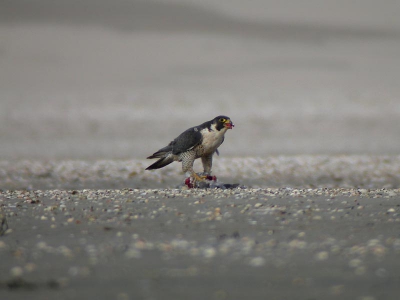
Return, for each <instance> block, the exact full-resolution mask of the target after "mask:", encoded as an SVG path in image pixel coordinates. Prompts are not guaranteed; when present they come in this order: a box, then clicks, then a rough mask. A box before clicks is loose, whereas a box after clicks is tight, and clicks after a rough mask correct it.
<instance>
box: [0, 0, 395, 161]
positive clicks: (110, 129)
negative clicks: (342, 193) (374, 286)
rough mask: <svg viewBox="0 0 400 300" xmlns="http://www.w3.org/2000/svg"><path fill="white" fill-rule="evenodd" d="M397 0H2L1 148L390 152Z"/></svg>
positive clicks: (15, 151) (127, 153)
mask: <svg viewBox="0 0 400 300" xmlns="http://www.w3.org/2000/svg"><path fill="white" fill-rule="evenodd" d="M399 13H400V1H395V0H380V1H370V0H326V1H321V0H303V1H297V0H293V1H282V0H279V1H273V0H268V1H266V0H248V1H241V0H220V1H215V0H203V1H195V0H157V1H153V0H146V1H134V0H130V1H129V0H113V1H105V0H96V1H95V0H79V1H78V0H69V1H64V0H37V1H30V0H2V1H1V2H0V137H1V148H0V159H2V160H14V159H16V160H17V159H41V160H49V159H66V158H67V159H103V158H107V159H136V158H145V157H146V156H148V155H149V154H151V153H153V152H154V151H155V150H158V149H159V148H161V147H163V146H165V145H166V144H167V143H168V142H169V141H170V140H172V139H173V138H175V137H176V136H177V135H178V134H180V133H181V132H182V131H183V130H185V129H187V128H188V127H191V126H194V125H198V124H200V123H202V122H204V121H206V120H210V119H212V118H214V117H215V116H216V115H219V114H225V115H228V116H230V117H231V119H232V120H233V122H234V123H235V125H236V127H235V128H234V130H232V131H229V132H228V134H227V137H226V140H225V143H224V145H223V146H222V147H221V148H220V150H221V151H220V152H221V154H222V155H224V156H261V157H265V156H268V155H276V154H399V149H400V138H399V133H400V121H399V117H400V101H399V100H400V18H399Z"/></svg>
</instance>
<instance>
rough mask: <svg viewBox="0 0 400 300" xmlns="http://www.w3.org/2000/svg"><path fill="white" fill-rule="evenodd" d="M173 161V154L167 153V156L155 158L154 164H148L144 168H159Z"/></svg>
mask: <svg viewBox="0 0 400 300" xmlns="http://www.w3.org/2000/svg"><path fill="white" fill-rule="evenodd" d="M148 158H152V157H151V156H149V157H148ZM173 161H174V158H173V156H172V155H167V156H165V157H162V158H160V159H159V160H157V161H156V162H155V163H154V164H152V165H150V166H148V167H147V168H146V170H154V169H160V168H163V167H165V166H167V165H169V164H170V163H172V162H173Z"/></svg>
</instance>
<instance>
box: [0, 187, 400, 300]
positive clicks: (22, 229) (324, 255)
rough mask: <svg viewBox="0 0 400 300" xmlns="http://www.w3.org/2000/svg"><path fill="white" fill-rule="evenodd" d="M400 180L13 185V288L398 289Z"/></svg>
mask: <svg viewBox="0 0 400 300" xmlns="http://www.w3.org/2000/svg"><path fill="white" fill-rule="evenodd" d="M399 198H400V191H399V189H373V190H366V189H343V188H336V189H325V188H320V189H292V188H281V189H276V188H267V189H233V190H221V189H217V190H196V189H194V190H175V189H122V190H45V191H41V190H34V191H2V192H1V198H0V199H1V200H0V201H1V205H2V207H3V210H4V212H5V215H6V216H7V221H8V226H9V229H8V230H7V231H6V234H5V235H4V236H2V237H1V238H0V253H1V256H2V270H3V271H2V272H1V274H0V295H1V297H2V298H4V299H24V298H27V297H28V298H30V299H50V298H57V299H177V298H186V299H244V298H251V299H265V297H268V298H269V299H294V298H296V299H397V296H398V294H399V292H400V290H399V281H398V280H399V278H398V270H399V267H400V265H399V259H398V258H399V255H400V239H399V235H398V231H399V227H400V225H399V224H400V218H399V215H398V211H399V207H398V203H399Z"/></svg>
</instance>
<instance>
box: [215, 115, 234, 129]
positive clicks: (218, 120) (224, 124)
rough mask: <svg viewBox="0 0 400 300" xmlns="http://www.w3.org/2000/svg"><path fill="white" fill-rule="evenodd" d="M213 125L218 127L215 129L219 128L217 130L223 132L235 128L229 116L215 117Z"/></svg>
mask: <svg viewBox="0 0 400 300" xmlns="http://www.w3.org/2000/svg"><path fill="white" fill-rule="evenodd" d="M213 123H214V124H215V125H216V126H215V128H217V130H221V129H223V128H226V129H232V128H233V127H234V126H235V125H233V123H232V121H231V119H230V118H229V117H227V116H218V117H215V118H214V120H213Z"/></svg>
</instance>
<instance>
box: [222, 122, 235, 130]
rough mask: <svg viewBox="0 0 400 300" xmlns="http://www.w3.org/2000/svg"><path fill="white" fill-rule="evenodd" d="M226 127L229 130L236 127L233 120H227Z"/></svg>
mask: <svg viewBox="0 0 400 300" xmlns="http://www.w3.org/2000/svg"><path fill="white" fill-rule="evenodd" d="M224 126H225V127H226V128H228V129H232V128H233V127H235V125H234V124H233V123H232V121H231V120H226V121H225V123H224Z"/></svg>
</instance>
